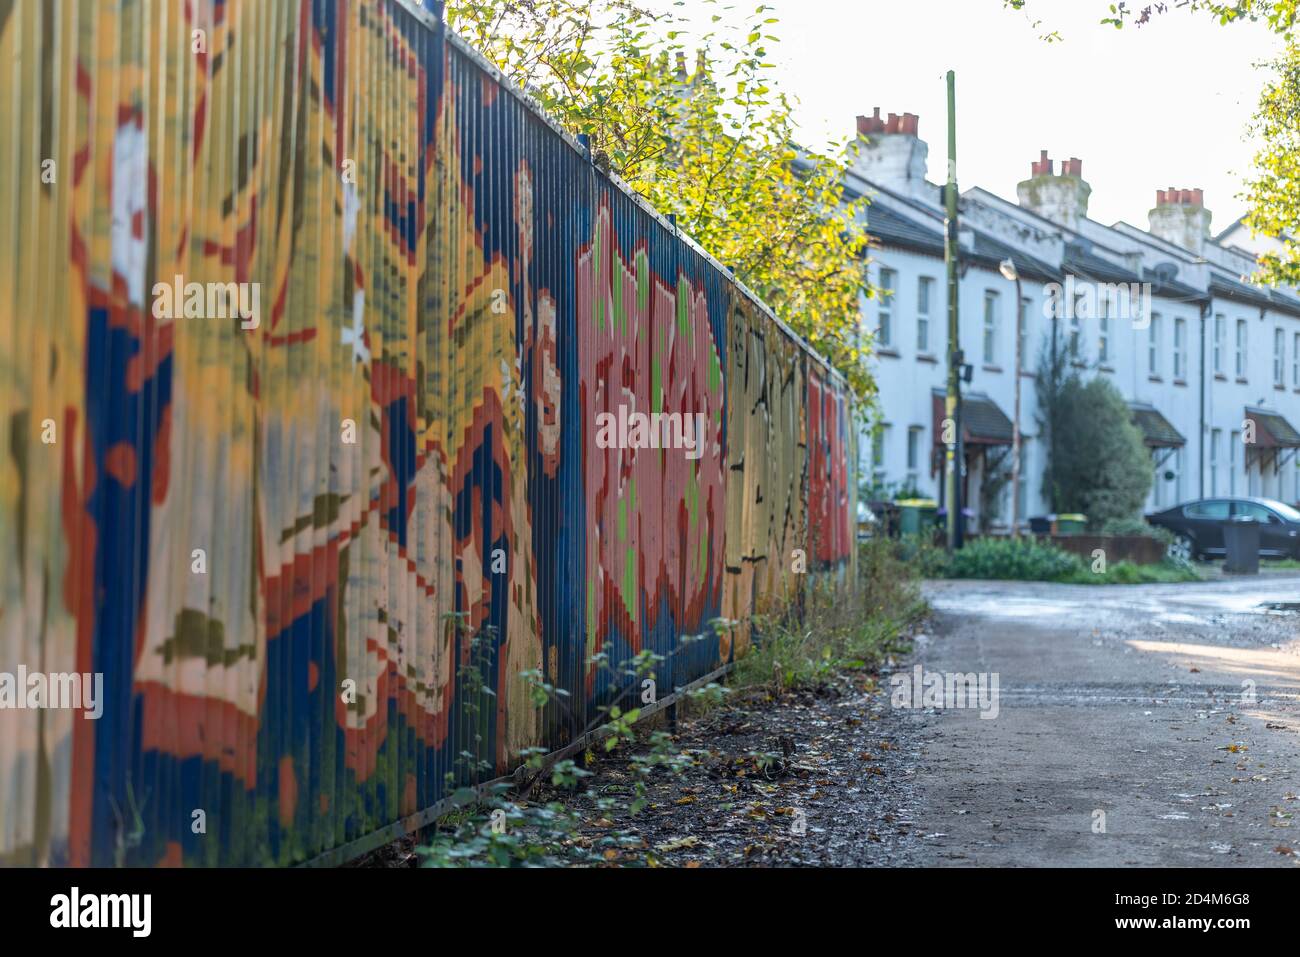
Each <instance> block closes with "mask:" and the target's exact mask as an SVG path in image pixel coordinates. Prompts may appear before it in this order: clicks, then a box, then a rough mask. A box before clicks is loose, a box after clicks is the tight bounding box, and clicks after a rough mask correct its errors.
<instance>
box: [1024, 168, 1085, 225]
mask: <svg viewBox="0 0 1300 957" xmlns="http://www.w3.org/2000/svg"><path fill="white" fill-rule="evenodd" d="M1016 195H1017V196H1018V197H1019V199H1020V205H1021V206H1023V207H1024V208H1025V209H1028V210H1032V211H1033V212H1035V213H1037V214H1038V215H1039V216H1042V217H1043V218H1045V219H1050V220H1051V221H1052V222H1054V223H1057V224H1058V225H1061V226H1064V227H1065V228H1066V229H1072V230H1077V229H1078V228H1079V224H1080V223H1082V222H1083V220H1085V219H1086V218H1087V217H1088V197H1090V196H1091V195H1092V187H1091V186H1089V185H1088V184H1087V183H1086V182H1084V179H1083V160H1081V159H1079V158H1078V157H1077V156H1072V157H1070V158H1069V159H1068V160H1062V161H1061V172H1060V173H1059V174H1058V173H1057V172H1056V164H1055V162H1053V160H1052V159H1051V158H1050V157H1049V156H1048V155H1047V150H1043V151H1041V152H1040V153H1039V154H1038V159H1036V160H1034V161H1033V162H1032V163H1030V164H1029V179H1027V180H1024V181H1022V182H1021V183H1020V184H1018V185H1017V186H1016Z"/></svg>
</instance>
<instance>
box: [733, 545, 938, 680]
mask: <svg viewBox="0 0 1300 957" xmlns="http://www.w3.org/2000/svg"><path fill="white" fill-rule="evenodd" d="M896 545H897V543H895V542H892V541H890V540H887V539H873V540H871V541H869V542H865V543H863V544H861V545H860V546H859V548H858V578H857V581H856V582H855V583H854V587H846V586H844V585H841V584H837V583H834V582H832V581H830V580H820V581H817V582H814V583H812V584H811V585H810V586H809V588H808V590H807V592H806V598H805V601H804V605H803V609H802V614H799V612H798V610H797V609H793V608H788V609H783V610H781V611H780V612H779V613H776V614H767V615H759V616H756V617H755V620H754V645H753V647H752V648H751V649H750V650H749V652H748V653H747V654H746V655H745V656H744V657H743V658H741V659H740V660H739V662H737V665H736V670H735V672H734V673H733V680H732V686H733V687H734V688H745V687H755V686H762V685H765V686H770V687H772V688H773V689H774V690H776V691H781V690H787V689H791V688H801V687H809V686H814V685H818V684H821V683H823V682H825V681H827V680H829V679H830V678H832V677H833V676H834V675H836V674H838V673H840V672H842V671H845V670H874V669H875V668H877V667H879V665H880V664H881V663H882V662H883V661H884V660H885V658H886V657H888V656H889V655H890V654H892V653H897V652H901V651H903V650H905V648H906V645H907V640H906V638H904V637H903V635H904V633H905V632H906V631H907V629H908V628H909V627H910V626H911V625H912V624H914V623H915V622H916V621H918V620H919V619H920V618H922V617H923V616H924V615H925V614H926V612H927V610H928V609H927V607H926V605H925V602H924V601H922V600H921V597H920V593H919V590H918V588H917V581H918V574H917V569H916V567H915V566H914V565H913V564H911V563H909V562H907V561H904V560H903V559H902V558H901V557H900V556H899V552H898V549H897V547H896Z"/></svg>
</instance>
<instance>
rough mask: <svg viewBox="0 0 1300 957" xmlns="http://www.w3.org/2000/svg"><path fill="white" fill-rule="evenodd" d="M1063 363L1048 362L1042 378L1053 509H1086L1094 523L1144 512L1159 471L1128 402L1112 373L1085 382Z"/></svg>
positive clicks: (1046, 480) (1041, 402)
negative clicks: (1112, 378)
mask: <svg viewBox="0 0 1300 957" xmlns="http://www.w3.org/2000/svg"><path fill="white" fill-rule="evenodd" d="M1053 368H1054V369H1056V370H1057V374H1056V375H1055V376H1053V374H1052V372H1051V371H1050V370H1052V369H1053ZM1062 368H1063V365H1062V364H1057V363H1052V364H1049V365H1048V367H1047V369H1048V370H1049V371H1046V372H1043V373H1040V375H1039V380H1038V384H1039V405H1040V408H1041V409H1042V410H1043V412H1042V413H1040V416H1041V424H1042V426H1043V429H1044V431H1046V432H1047V436H1048V466H1047V469H1046V472H1045V474H1044V479H1043V481H1044V492H1045V493H1046V495H1047V497H1048V499H1049V501H1051V503H1052V510H1053V511H1054V512H1082V513H1083V514H1085V515H1087V516H1088V525H1089V527H1091V528H1094V529H1095V528H1101V527H1102V526H1104V525H1105V524H1106V523H1108V522H1112V521H1115V520H1120V519H1132V518H1136V517H1137V516H1140V515H1141V514H1142V507H1143V505H1144V504H1145V502H1146V498H1147V494H1148V493H1149V492H1150V491H1151V482H1152V480H1153V478H1154V472H1153V469H1152V467H1151V457H1150V455H1149V454H1148V452H1147V448H1146V444H1145V443H1144V442H1143V440H1142V433H1141V432H1140V431H1139V430H1138V427H1137V426H1136V425H1134V423H1133V419H1132V413H1131V412H1130V410H1129V407H1128V403H1127V402H1125V401H1124V397H1123V396H1122V395H1121V394H1120V392H1119V390H1118V389H1116V388H1115V386H1114V385H1113V384H1111V382H1110V380H1109V379H1106V378H1103V377H1101V376H1097V377H1095V378H1093V379H1090V380H1088V381H1086V382H1085V381H1084V379H1083V378H1082V376H1080V375H1079V374H1078V372H1077V371H1075V369H1074V368H1073V366H1072V365H1071V366H1070V367H1069V371H1068V372H1065V371H1061V370H1062Z"/></svg>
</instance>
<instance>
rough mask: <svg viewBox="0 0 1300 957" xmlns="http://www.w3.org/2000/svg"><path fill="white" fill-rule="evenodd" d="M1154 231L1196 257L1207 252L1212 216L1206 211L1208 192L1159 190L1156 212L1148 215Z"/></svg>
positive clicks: (1152, 211)
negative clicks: (1206, 194)
mask: <svg viewBox="0 0 1300 957" xmlns="http://www.w3.org/2000/svg"><path fill="white" fill-rule="evenodd" d="M1147 219H1148V221H1149V222H1150V223H1151V232H1152V233H1154V234H1155V235H1156V236H1159V237H1160V238H1161V239H1163V240H1166V241H1167V242H1171V243H1173V244H1174V245H1175V246H1181V247H1182V248H1183V249H1186V250H1187V251H1188V252H1190V253H1191V254H1192V255H1194V256H1200V255H1201V254H1202V253H1204V252H1205V244H1206V242H1207V241H1208V240H1209V238H1210V221H1211V219H1213V214H1212V213H1211V212H1210V211H1209V210H1208V209H1206V208H1205V190H1203V189H1175V188H1174V187H1172V186H1171V187H1169V188H1168V189H1158V190H1156V205H1155V209H1153V210H1151V211H1150V212H1149V213H1148V214H1147Z"/></svg>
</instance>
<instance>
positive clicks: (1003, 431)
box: [931, 389, 1012, 446]
mask: <svg viewBox="0 0 1300 957" xmlns="http://www.w3.org/2000/svg"><path fill="white" fill-rule="evenodd" d="M931 395H932V397H933V406H934V430H933V432H932V433H931V434H932V435H933V436H934V444H935V445H940V446H941V445H943V444H944V443H943V417H944V416H943V412H944V399H945V398H946V396H945V393H944V391H943V390H942V389H935V390H934V391H933V392H931ZM961 431H962V441H963V442H965V444H966V445H1010V444H1011V437H1012V436H1011V431H1012V430H1011V420H1010V419H1008V418H1007V416H1006V413H1005V412H1003V411H1002V410H1001V409H1000V408H998V404H997V403H996V402H994V401H993V400H992V399H990V398H989V397H988V396H986V395H985V394H984V393H982V392H967V393H965V394H964V395H963V396H962V397H961Z"/></svg>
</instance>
